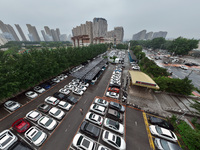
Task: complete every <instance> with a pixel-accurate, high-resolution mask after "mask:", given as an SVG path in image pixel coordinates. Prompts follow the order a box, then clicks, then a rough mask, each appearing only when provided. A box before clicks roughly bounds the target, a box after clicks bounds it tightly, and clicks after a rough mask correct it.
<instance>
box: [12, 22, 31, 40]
mask: <svg viewBox="0 0 200 150" xmlns="http://www.w3.org/2000/svg"><path fill="white" fill-rule="evenodd" d="M15 27H16V28H17V30H18V32H19V34H20V36H21V38H22V41H28V40H27V39H26V37H25V35H24V32H23V31H22V29H21V27H20V26H19V25H18V24H15Z"/></svg>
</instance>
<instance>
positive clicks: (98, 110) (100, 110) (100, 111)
mask: <svg viewBox="0 0 200 150" xmlns="http://www.w3.org/2000/svg"><path fill="white" fill-rule="evenodd" d="M90 110H92V111H94V112H96V113H98V114H100V115H105V112H106V108H105V107H103V106H100V105H97V104H92V105H91V106H90Z"/></svg>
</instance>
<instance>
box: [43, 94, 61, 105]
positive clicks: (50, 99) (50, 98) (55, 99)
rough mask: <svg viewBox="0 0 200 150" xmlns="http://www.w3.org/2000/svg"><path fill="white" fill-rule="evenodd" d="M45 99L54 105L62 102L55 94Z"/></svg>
mask: <svg viewBox="0 0 200 150" xmlns="http://www.w3.org/2000/svg"><path fill="white" fill-rule="evenodd" d="M44 101H45V102H46V103H48V104H51V105H54V106H55V105H57V104H58V103H59V102H60V101H59V100H58V99H57V98H55V97H53V96H48V97H47V98H45V100H44Z"/></svg>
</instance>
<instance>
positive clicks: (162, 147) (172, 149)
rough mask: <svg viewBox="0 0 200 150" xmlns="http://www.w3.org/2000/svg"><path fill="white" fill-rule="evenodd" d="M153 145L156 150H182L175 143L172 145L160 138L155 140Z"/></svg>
mask: <svg viewBox="0 0 200 150" xmlns="http://www.w3.org/2000/svg"><path fill="white" fill-rule="evenodd" d="M154 145H155V147H156V148H157V149H158V150H182V148H181V147H180V146H179V145H178V144H177V143H172V142H169V141H166V140H163V139H160V138H155V140H154Z"/></svg>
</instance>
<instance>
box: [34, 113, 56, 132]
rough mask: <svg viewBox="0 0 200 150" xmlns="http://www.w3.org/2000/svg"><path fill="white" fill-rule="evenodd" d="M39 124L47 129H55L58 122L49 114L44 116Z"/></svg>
mask: <svg viewBox="0 0 200 150" xmlns="http://www.w3.org/2000/svg"><path fill="white" fill-rule="evenodd" d="M38 124H39V125H40V126H42V127H43V128H45V129H47V130H53V129H55V127H56V125H57V122H56V121H55V120H54V119H53V118H50V117H48V116H42V117H41V118H40V119H39V120H38Z"/></svg>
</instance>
